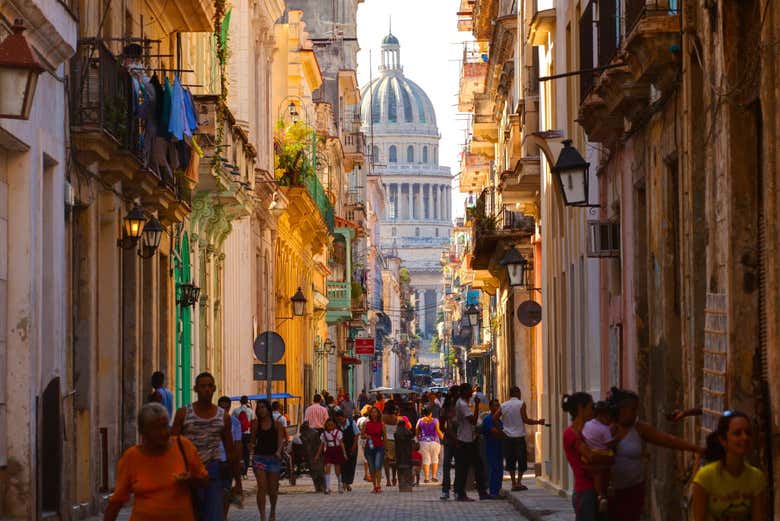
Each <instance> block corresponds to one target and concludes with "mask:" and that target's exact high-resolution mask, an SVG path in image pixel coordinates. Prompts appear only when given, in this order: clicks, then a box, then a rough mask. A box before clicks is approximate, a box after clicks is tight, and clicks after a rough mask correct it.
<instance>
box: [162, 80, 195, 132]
mask: <svg viewBox="0 0 780 521" xmlns="http://www.w3.org/2000/svg"><path fill="white" fill-rule="evenodd" d="M172 90H173V93H172V96H171V115H170V119H169V121H168V132H169V133H170V135H171V137H172V138H173V139H176V140H177V141H181V140H182V139H184V136H185V135H187V136H191V135H192V132H191V131H190V127H189V124H188V123H187V108H186V106H185V103H184V89H183V88H182V86H181V83H180V82H179V78H176V79H175V80H173V89H172Z"/></svg>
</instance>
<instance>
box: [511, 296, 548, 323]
mask: <svg viewBox="0 0 780 521" xmlns="http://www.w3.org/2000/svg"><path fill="white" fill-rule="evenodd" d="M517 320H519V321H520V323H521V324H523V325H524V326H527V327H534V326H535V325H536V324H538V323H539V322H541V321H542V306H540V305H539V303H538V302H536V301H534V300H526V301H525V302H522V303H520V305H519V306H517Z"/></svg>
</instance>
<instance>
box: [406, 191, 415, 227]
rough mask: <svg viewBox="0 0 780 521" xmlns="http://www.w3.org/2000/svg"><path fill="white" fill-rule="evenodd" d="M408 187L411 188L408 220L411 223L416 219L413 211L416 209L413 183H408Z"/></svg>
mask: <svg viewBox="0 0 780 521" xmlns="http://www.w3.org/2000/svg"><path fill="white" fill-rule="evenodd" d="M406 186H407V187H408V188H409V208H408V209H409V211H408V212H407V218H408V219H409V220H410V221H411V220H412V219H413V218H414V217H412V215H413V214H412V209H413V208H414V200H413V198H412V183H406Z"/></svg>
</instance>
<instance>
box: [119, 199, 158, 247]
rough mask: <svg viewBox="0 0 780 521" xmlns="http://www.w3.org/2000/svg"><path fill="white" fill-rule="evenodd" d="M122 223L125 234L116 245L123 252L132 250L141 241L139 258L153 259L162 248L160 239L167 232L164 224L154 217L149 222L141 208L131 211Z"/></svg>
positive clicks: (137, 207)
mask: <svg viewBox="0 0 780 521" xmlns="http://www.w3.org/2000/svg"><path fill="white" fill-rule="evenodd" d="M122 221H123V224H124V234H123V237H122V238H121V239H117V241H116V245H117V246H119V247H120V248H122V249H123V250H132V249H133V248H135V247H137V246H138V243H139V241H140V242H141V243H142V247H141V248H138V256H139V257H141V258H142V259H149V258H151V257H152V256H153V255H154V254H155V252H156V251H157V248H158V247H159V246H160V239H162V234H163V232H164V231H165V227H164V226H163V225H162V223H160V221H158V220H157V218H156V217H154V216H151V217H150V218H149V219H148V220H147V218H146V215H145V214H144V211H143V210H142V209H141V207H139V206H136V207H134V208H133V209H132V210H130V211H129V212H128V213H127V215H126V216H125V217H124V219H122Z"/></svg>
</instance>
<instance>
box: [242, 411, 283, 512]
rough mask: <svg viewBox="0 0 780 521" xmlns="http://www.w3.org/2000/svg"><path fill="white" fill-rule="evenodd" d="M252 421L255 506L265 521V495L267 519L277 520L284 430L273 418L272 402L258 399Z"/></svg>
mask: <svg viewBox="0 0 780 521" xmlns="http://www.w3.org/2000/svg"><path fill="white" fill-rule="evenodd" d="M255 418H256V419H255V421H254V423H253V424H252V436H251V439H252V442H253V443H254V457H253V458H252V468H253V469H254V471H255V479H256V480H257V508H258V510H260V521H265V496H266V495H268V501H269V503H271V511H270V512H269V514H268V521H276V499H277V498H278V496H279V474H280V473H281V472H282V463H281V461H282V450H283V448H284V438H285V435H286V432H285V430H284V427H282V425H281V423H279V422H278V421H275V420H274V417H273V413H272V411H271V403H270V402H269V401H268V400H258V401H257V407H256V408H255Z"/></svg>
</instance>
